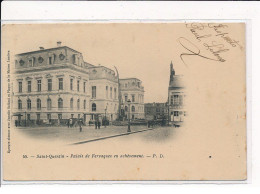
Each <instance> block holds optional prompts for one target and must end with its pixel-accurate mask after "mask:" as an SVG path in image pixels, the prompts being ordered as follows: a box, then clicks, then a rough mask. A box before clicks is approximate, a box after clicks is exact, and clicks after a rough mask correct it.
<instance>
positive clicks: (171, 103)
mask: <svg viewBox="0 0 260 194" xmlns="http://www.w3.org/2000/svg"><path fill="white" fill-rule="evenodd" d="M171 105H173V96H171Z"/></svg>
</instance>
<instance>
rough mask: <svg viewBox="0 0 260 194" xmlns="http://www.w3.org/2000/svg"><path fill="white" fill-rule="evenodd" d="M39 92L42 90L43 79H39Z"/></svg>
mask: <svg viewBox="0 0 260 194" xmlns="http://www.w3.org/2000/svg"><path fill="white" fill-rule="evenodd" d="M37 86H38V92H40V91H41V90H42V80H37Z"/></svg>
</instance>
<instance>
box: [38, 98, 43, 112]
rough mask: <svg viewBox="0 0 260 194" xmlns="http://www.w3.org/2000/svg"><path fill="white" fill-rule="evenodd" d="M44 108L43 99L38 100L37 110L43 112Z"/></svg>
mask: <svg viewBox="0 0 260 194" xmlns="http://www.w3.org/2000/svg"><path fill="white" fill-rule="evenodd" d="M41 108H42V102H41V99H39V98H38V99H37V110H41Z"/></svg>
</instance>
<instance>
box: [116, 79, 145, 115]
mask: <svg viewBox="0 0 260 194" xmlns="http://www.w3.org/2000/svg"><path fill="white" fill-rule="evenodd" d="M119 82H120V92H121V117H122V118H123V119H127V118H128V117H129V116H128V115H129V113H130V118H131V119H144V87H143V86H142V81H141V80H139V79H137V78H126V79H120V81H119ZM129 100H130V101H131V102H130V110H129V104H128V102H127V101H129ZM129 111H130V112H129Z"/></svg>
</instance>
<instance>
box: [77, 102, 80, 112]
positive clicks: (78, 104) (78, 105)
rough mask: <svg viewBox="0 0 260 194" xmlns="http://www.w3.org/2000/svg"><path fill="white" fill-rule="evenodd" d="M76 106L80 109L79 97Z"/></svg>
mask: <svg viewBox="0 0 260 194" xmlns="http://www.w3.org/2000/svg"><path fill="white" fill-rule="evenodd" d="M77 108H78V110H79V109H80V100H79V99H78V101H77Z"/></svg>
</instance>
